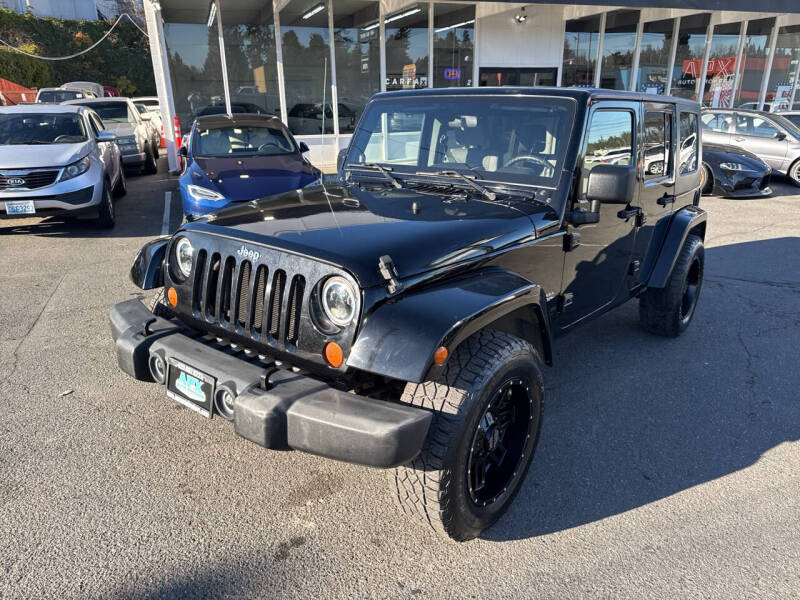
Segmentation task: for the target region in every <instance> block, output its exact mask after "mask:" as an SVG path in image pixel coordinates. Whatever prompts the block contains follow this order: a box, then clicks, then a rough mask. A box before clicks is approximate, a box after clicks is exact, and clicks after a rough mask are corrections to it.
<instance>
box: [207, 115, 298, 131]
mask: <svg viewBox="0 0 800 600" xmlns="http://www.w3.org/2000/svg"><path fill="white" fill-rule="evenodd" d="M196 122H197V126H198V127H203V128H205V129H216V128H219V127H233V126H236V125H260V126H262V127H265V126H270V127H280V128H282V127H283V123H282V122H281V120H280V119H279V118H278V117H276V116H275V115H257V114H254V113H233V114H232V115H226V114H221V115H204V116H202V117H197V119H196Z"/></svg>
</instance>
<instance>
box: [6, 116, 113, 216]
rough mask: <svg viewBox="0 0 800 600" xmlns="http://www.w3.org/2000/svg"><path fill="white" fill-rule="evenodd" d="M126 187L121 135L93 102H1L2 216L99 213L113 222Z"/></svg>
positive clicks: (97, 214)
mask: <svg viewBox="0 0 800 600" xmlns="http://www.w3.org/2000/svg"><path fill="white" fill-rule="evenodd" d="M125 192H126V185H125V173H124V170H123V168H122V157H121V155H120V151H119V148H118V147H117V143H116V136H115V135H114V134H113V133H111V132H109V131H106V129H105V127H104V126H103V122H102V120H101V119H100V118H99V117H98V115H97V114H96V113H95V112H94V111H92V110H91V109H89V108H84V107H82V106H59V105H41V104H28V105H19V106H9V107H3V108H0V205H2V206H3V208H4V213H3V214H0V217H4V218H19V217H26V216H31V215H37V216H51V215H66V216H70V217H72V216H87V215H88V216H93V217H95V218H96V222H97V224H98V225H99V226H101V227H113V226H114V221H115V214H114V202H113V200H112V196H116V197H119V196H123V195H124V194H125Z"/></svg>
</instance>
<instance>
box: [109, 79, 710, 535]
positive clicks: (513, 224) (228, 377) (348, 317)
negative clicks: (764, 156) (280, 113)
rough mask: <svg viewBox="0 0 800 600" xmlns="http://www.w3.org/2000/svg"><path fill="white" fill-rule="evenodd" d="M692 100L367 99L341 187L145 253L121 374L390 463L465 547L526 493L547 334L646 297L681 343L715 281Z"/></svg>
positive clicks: (414, 506)
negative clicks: (708, 268) (147, 300)
mask: <svg viewBox="0 0 800 600" xmlns="http://www.w3.org/2000/svg"><path fill="white" fill-rule="evenodd" d="M698 123H699V106H698V105H697V104H696V103H689V102H687V101H684V100H681V99H677V98H669V97H664V96H647V95H642V94H636V93H623V92H613V91H606V90H585V89H556V88H542V89H538V88H530V89H514V88H495V89H483V88H481V89H459V90H453V89H443V90H424V91H408V92H395V93H387V94H379V95H377V96H375V97H374V98H373V99H372V100H371V101H370V103H369V105H368V106H367V108H366V110H365V112H364V114H363V116H362V118H361V120H360V122H359V124H358V127H357V129H356V131H355V133H354V134H353V138H352V140H351V142H350V145H349V147H348V148H347V149H346V150H345V151H343V153H342V154H341V155H340V157H339V161H340V164H339V176H338V180H337V182H336V183H333V184H322V185H315V186H313V187H307V188H304V189H301V190H297V191H294V192H289V193H284V194H280V195H277V196H271V197H268V198H264V199H261V200H254V201H252V202H248V203H245V204H240V205H237V206H233V207H229V208H226V209H224V210H221V211H220V212H218V213H216V214H212V215H209V216H207V217H203V218H201V219H199V220H197V221H194V222H191V223H188V224H186V225H184V226H183V227H182V228H181V229H180V230H179V231H178V232H177V233H176V234H175V235H173V236H168V237H162V238H159V239H156V240H153V241H152V242H150V243H148V244H146V245H145V246H144V247H143V248H142V249H141V251H140V252H139V254H138V255H137V257H136V260H135V263H134V265H133V267H132V269H131V278H132V279H133V281H134V283H135V284H136V285H137V286H139V287H140V288H142V289H153V288H164V289H163V294H162V295H161V296H160V297H159V298H160V300H159V301H158V302H157V303H156V304H155V305H154V307H153V309H152V310H149V309H148V308H146V307H145V306H144V305H143V304H142V303H141V302H139V301H138V300H130V301H127V302H122V303H121V304H118V305H116V306H114V307H113V309H112V310H111V328H112V332H113V336H114V339H115V340H116V351H117V358H118V361H119V365H120V367H121V368H122V369H123V370H124V371H125V372H126V373H128V374H129V375H131V376H133V377H135V378H136V379H139V380H143V381H155V382H156V383H158V384H160V385H162V386H164V389H165V392H166V395H167V396H168V397H169V398H171V399H173V400H175V401H177V402H179V403H181V404H182V405H184V406H186V407H188V408H190V409H192V410H194V411H196V412H198V413H200V414H201V415H204V416H205V417H209V418H211V417H212V416H213V415H215V414H216V415H218V416H220V417H222V418H223V419H227V420H229V421H232V422H233V426H234V430H235V431H236V433H237V434H239V435H241V436H243V437H245V438H247V439H249V440H251V441H253V442H255V443H257V444H260V445H261V446H264V447H266V448H294V449H296V450H302V451H305V452H311V453H314V454H318V455H322V456H327V457H331V458H336V459H339V460H345V461H349V462H354V463H359V464H363V465H369V466H374V467H383V468H387V469H390V471H389V479H390V487H391V493H392V495H393V496H395V497H396V498H397V500H398V501H399V504H400V506H401V507H402V508H403V510H404V511H406V512H408V513H411V514H415V515H417V516H418V517H420V518H421V519H422V520H423V521H424V522H426V523H428V524H429V525H430V526H432V527H433V528H434V529H436V530H438V531H441V532H444V533H446V534H447V535H449V536H451V537H453V538H455V539H457V540H466V539H469V538H473V537H475V536H477V535H479V534H480V533H481V531H482V530H483V529H485V528H486V527H488V526H489V525H490V524H492V523H493V522H494V521H495V520H496V519H497V518H498V517H499V516H500V515H501V514H502V512H503V511H504V510H505V509H506V508H507V507H508V505H509V503H510V501H511V499H512V498H513V497H514V495H515V493H516V492H517V491H518V490H519V487H520V482H521V481H522V480H523V478H524V477H525V473H526V471H527V469H528V466H529V465H530V463H531V459H532V457H533V453H534V449H535V448H536V443H537V439H538V437H539V430H540V425H541V421H542V405H543V401H544V384H543V377H544V367H543V363H546V364H552V344H553V339H554V338H556V337H558V336H559V335H562V334H564V333H566V332H567V331H570V330H571V329H574V328H575V327H576V326H577V325H579V324H583V323H586V322H588V321H591V320H592V318H594V317H596V316H598V315H601V314H603V313H605V312H606V311H608V310H610V309H611V308H613V307H615V306H617V305H619V304H621V303H623V302H625V301H627V300H629V299H630V298H633V297H638V298H639V317H640V320H641V323H642V325H643V326H644V327H645V329H647V330H648V331H651V332H653V333H656V334H659V335H663V336H677V335H679V334H680V333H681V332H682V331H683V330H684V329H686V327H687V326H688V324H689V322H690V321H691V319H692V315H693V314H694V311H695V306H696V304H697V298H698V295H699V293H700V287H701V285H702V281H703V257H704V255H703V239H704V236H705V230H706V213H705V212H704V211H703V210H701V209H700V208H698V200H699V197H700V168H699V167H700V165H701V164H702V160H701V158H702V157H701V147H700V140H699V132H698Z"/></svg>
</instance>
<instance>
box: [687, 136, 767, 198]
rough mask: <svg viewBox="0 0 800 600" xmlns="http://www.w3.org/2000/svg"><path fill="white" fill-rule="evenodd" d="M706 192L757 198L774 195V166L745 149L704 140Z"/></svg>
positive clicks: (724, 195) (703, 182)
mask: <svg viewBox="0 0 800 600" xmlns="http://www.w3.org/2000/svg"><path fill="white" fill-rule="evenodd" d="M702 175H703V178H702V181H701V189H702V192H703V194H716V195H718V196H723V197H725V198H754V197H764V196H769V195H770V194H772V189H771V188H770V187H769V184H770V178H771V175H772V168H771V167H770V166H769V165H768V164H767V163H765V162H764V161H763V160H761V159H760V158H758V156H756V155H755V154H753V153H752V152H748V151H747V150H745V149H744V148H737V147H734V146H723V145H720V144H714V143H711V142H703V173H702Z"/></svg>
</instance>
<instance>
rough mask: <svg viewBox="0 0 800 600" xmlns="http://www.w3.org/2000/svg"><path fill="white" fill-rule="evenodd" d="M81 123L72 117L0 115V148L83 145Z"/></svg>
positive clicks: (60, 114)
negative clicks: (30, 145)
mask: <svg viewBox="0 0 800 600" xmlns="http://www.w3.org/2000/svg"><path fill="white" fill-rule="evenodd" d="M87 139H88V138H87V137H86V129H85V128H84V126H83V119H82V118H81V116H80V115H77V114H74V113H49V114H48V113H28V114H5V115H2V114H0V146H10V145H23V144H25V145H29V144H78V143H80V142H85V141H86V140H87Z"/></svg>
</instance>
